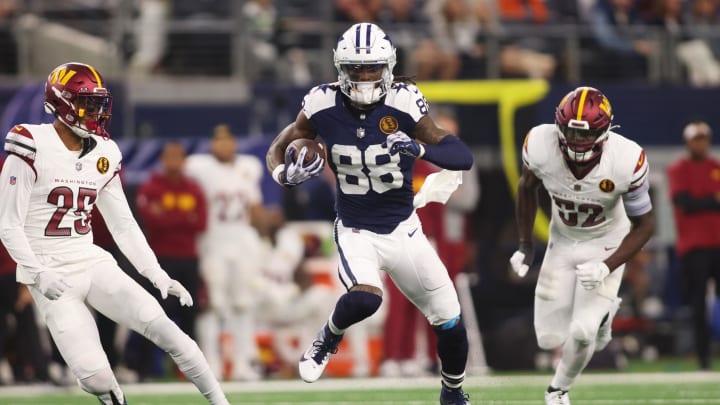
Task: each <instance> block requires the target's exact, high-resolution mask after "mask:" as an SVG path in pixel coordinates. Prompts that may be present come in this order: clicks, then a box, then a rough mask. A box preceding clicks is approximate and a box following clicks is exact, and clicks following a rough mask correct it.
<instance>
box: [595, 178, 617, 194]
mask: <svg viewBox="0 0 720 405" xmlns="http://www.w3.org/2000/svg"><path fill="white" fill-rule="evenodd" d="M598 187H600V191H603V192H605V193H612V191H613V190H615V183H613V181H612V180H610V179H603V180H602V181H600V184H599V186H598Z"/></svg>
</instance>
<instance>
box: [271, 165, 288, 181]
mask: <svg viewBox="0 0 720 405" xmlns="http://www.w3.org/2000/svg"><path fill="white" fill-rule="evenodd" d="M284 172H285V164H282V163H281V164H279V165H277V167H276V168H275V169H273V171H272V178H273V180H275V182H276V183H277V184H279V185H281V186H285V183H284V182H283V181H282V179H281V178H280V176H281V175H282V174H283V173H284Z"/></svg>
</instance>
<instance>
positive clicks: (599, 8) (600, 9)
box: [588, 0, 657, 79]
mask: <svg viewBox="0 0 720 405" xmlns="http://www.w3.org/2000/svg"><path fill="white" fill-rule="evenodd" d="M589 22H590V27H591V29H592V32H593V35H594V38H595V41H596V45H597V46H598V47H599V51H600V52H595V53H593V59H592V61H591V62H590V63H589V66H590V67H592V71H591V72H588V74H589V75H591V76H592V77H593V78H608V79H612V78H615V79H616V78H645V77H647V73H648V58H649V57H651V56H652V55H653V54H654V53H655V52H657V49H656V47H657V45H656V44H655V43H654V42H652V41H651V40H649V39H646V38H645V37H644V34H645V28H646V27H645V21H644V20H643V19H642V18H641V16H640V13H639V10H638V8H637V2H636V1H635V0H598V1H597V3H596V5H595V8H594V12H592V13H590V21H589Z"/></svg>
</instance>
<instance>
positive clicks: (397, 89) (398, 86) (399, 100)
mask: <svg viewBox="0 0 720 405" xmlns="http://www.w3.org/2000/svg"><path fill="white" fill-rule="evenodd" d="M385 105H387V106H388V107H392V108H395V109H397V110H399V111H402V112H404V113H406V114H408V115H410V116H411V117H412V119H413V121H415V122H418V121H420V119H421V118H422V117H424V116H425V115H427V114H428V104H427V101H426V100H425V96H424V95H423V94H422V92H421V91H420V89H418V88H417V86H415V85H414V84H410V83H393V85H392V88H391V89H390V91H388V93H387V95H386V96H385Z"/></svg>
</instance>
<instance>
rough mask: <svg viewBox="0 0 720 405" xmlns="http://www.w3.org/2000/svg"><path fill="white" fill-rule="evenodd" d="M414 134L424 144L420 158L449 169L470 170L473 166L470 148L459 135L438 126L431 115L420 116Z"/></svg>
mask: <svg viewBox="0 0 720 405" xmlns="http://www.w3.org/2000/svg"><path fill="white" fill-rule="evenodd" d="M412 135H413V136H414V137H415V139H417V140H419V141H421V142H423V144H424V145H422V146H421V147H422V149H423V150H424V151H423V152H421V154H420V156H419V157H420V158H422V159H425V160H427V161H429V162H432V163H434V164H436V165H437V166H439V167H442V168H443V169H448V170H469V169H470V168H471V167H472V165H473V157H472V152H470V148H468V146H467V145H466V144H465V142H463V141H462V140H461V139H460V138H459V137H457V136H455V135H453V134H450V133H448V131H447V130H446V129H444V128H441V127H438V126H437V124H435V121H434V120H433V119H432V118H430V116H429V115H425V116H423V117H422V118H420V120H419V121H418V122H417V124H416V125H415V128H414V129H413V133H412Z"/></svg>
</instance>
